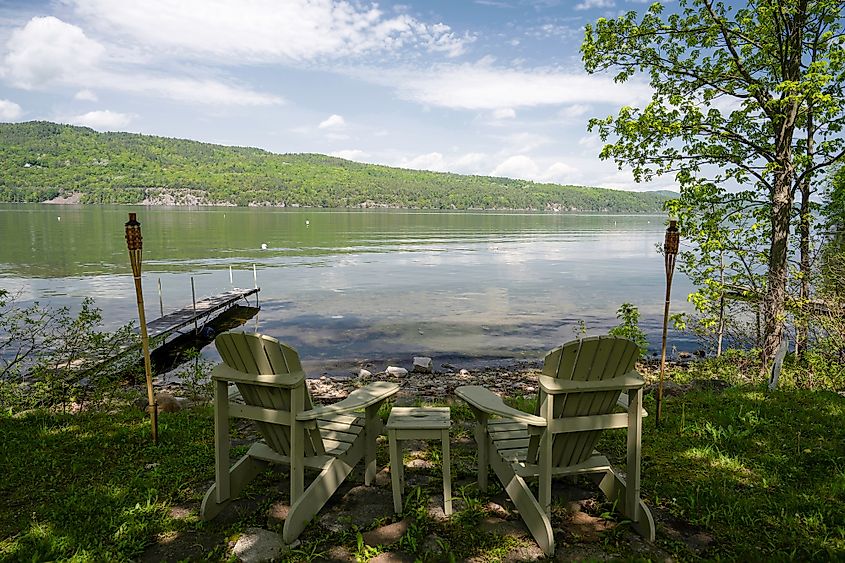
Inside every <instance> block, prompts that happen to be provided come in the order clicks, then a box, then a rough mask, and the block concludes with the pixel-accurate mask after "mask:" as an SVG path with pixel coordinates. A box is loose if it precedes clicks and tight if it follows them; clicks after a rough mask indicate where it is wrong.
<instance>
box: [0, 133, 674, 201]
mask: <svg viewBox="0 0 845 563" xmlns="http://www.w3.org/2000/svg"><path fill="white" fill-rule="evenodd" d="M0 163H2V177H0V201H4V202H40V201H47V200H50V199H54V198H56V197H59V196H62V197H68V196H72V195H74V194H76V195H75V196H74V197H75V198H78V199H79V201H80V202H82V203H138V202H142V201H146V202H148V203H177V204H178V203H200V204H235V205H250V204H252V205H279V206H281V205H286V206H292V205H293V206H310V207H359V206H364V207H367V206H373V207H375V206H389V207H412V208H432V209H449V208H456V209H469V208H480V209H540V210H542V209H559V210H563V211H611V212H657V211H660V210H661V206H662V204H663V202H664V201H665V200H666V199H667V198H669V197H672V194H671V192H646V193H633V192H624V191H617V190H609V189H600V188H587V187H579V186H560V185H556V184H538V183H534V182H527V181H524V180H511V179H507V178H493V177H489V176H462V175H459V174H446V173H438V172H426V171H419V170H404V169H400V168H391V167H388V166H379V165H373V164H361V163H357V162H351V161H348V160H343V159H340V158H334V157H330V156H324V155H320V154H274V153H270V152H267V151H264V150H260V149H254V148H244V147H228V146H221V145H212V144H208V143H199V142H196V141H187V140H182V139H169V138H164V137H153V136H147V135H139V134H135V133H98V132H96V131H94V130H92V129H88V128H85V127H75V126H71V125H59V124H55V123H49V122H43V121H33V122H28V123H14V124H12V123H3V124H0Z"/></svg>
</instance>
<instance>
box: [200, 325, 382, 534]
mask: <svg viewBox="0 0 845 563" xmlns="http://www.w3.org/2000/svg"><path fill="white" fill-rule="evenodd" d="M215 344H216V345H217V349H218V350H219V352H220V356H221V358H222V359H223V361H224V363H225V364H226V366H228V368H221V369H215V371H214V372H213V376H212V377H213V379H214V381H215V399H214V405H215V458H216V462H215V473H216V479H215V482H214V484H213V485H212V486H211V488H209V490H208V492H207V493H206V495H205V497H204V498H203V502H202V506H201V509H200V513H201V516H202V518H203V519H205V520H210V519H212V518H214V517H215V516H217V515H218V514H219V513H220V512H221V511H222V510H223V509H224V508H225V506H226V505H227V504H228V503H229V502H231V500H232V499H234V498H236V497H237V496H238V494H239V492H240V491H241V490H242V489H243V488H244V487H245V486H246V484H247V483H249V481H250V480H251V479H252V478H254V477H255V476H256V475H258V473H260V472H261V471H262V470H263V468H264V467H265V466H266V465H267V464H268V463H282V464H285V465H288V466H290V491H291V492H290V497H291V507H290V510H289V511H288V516H287V518H286V519H285V524H284V530H283V539H284V540H285V542H286V543H291V542H293V541H294V540H295V539H296V538H297V536H299V534H300V533H301V532H302V530H303V529H304V528H305V526H306V525H307V524H308V522H309V521H311V519H312V518H313V517H314V516H315V515H316V514H317V512H318V511H319V510H320V509H321V508H322V506H323V504H324V503H325V502H326V500H328V498H329V497H331V495H332V494H333V493H334V491H335V490H336V489H337V487H339V486H340V484H341V483H342V482H343V480H344V479H345V478H346V477H347V476H348V475H349V473H350V472H351V471H352V468H353V467H354V466H355V465H356V464H357V463H358V462H359V461H362V460H363V461H364V463H365V465H366V466H367V467H366V471H365V478H364V481H365V484H367V485H369V484H370V481H371V479H372V476H373V475H374V474H375V470H374V469H375V440H376V437H377V436H378V433H379V431H380V423H381V420H380V419H379V418H378V416H376V414H377V412H378V409H379V407H380V406H381V404H382V403H383V401H384V400H386V399H387V398H389V397H390V396H391V395H392V394H394V393H396V392H397V391H398V390H399V386H398V385H396V384H393V383H386V382H378V383H374V384H371V386H368V387H367V388H365V392H363V393H359V396H360V395H367V400H366V401H363V400H361V399H357V398H355V397H352V396H350V397H349V398H348V399H346V400H345V401H344V407H343V408H336V407H334V406H333V407H332V410H337V411H340V412H333V413H331V414H327V415H326V416H318V411H314V416H309V415H308V411H311V410H312V409H314V406H313V402H312V400H311V397H310V395H309V393H308V388H307V386H306V385H305V376H304V373H303V372H302V364H301V362H300V361H299V356H298V354H297V353H296V351H295V350H293V348H290V347H288V346H285V345H283V344H281V343H279V341H278V340H276V339H274V338H271V337H269V336H263V335H259V334H247V333H225V334H221V335H220V336H218V337H217V338H216V339H215ZM274 376H277V377H274ZM227 377H228V378H230V379H227ZM251 378H254V380H255V383H251ZM232 380H234V381H235V383H236V385H237V388H238V392H239V394H240V396H241V398H242V399H243V401H244V403H245V404H244V405H240V404H235V403H232V404H230V402H229V401H230V399H229V391H228V385H227V383H228V381H232ZM370 387H372V391H371V392H370V391H366V390H367V389H369V388H370ZM358 409H364V410H365V411H366V413H365V414H364V415H363V416H360V417H359V416H354V415H353V414H350V413H351V412H352V411H356V410H358ZM321 410H325V409H321ZM347 411H349V412H347ZM274 413H275V414H274ZM239 415H242V416H245V417H246V418H250V419H252V420H254V421H255V424H256V427H257V428H258V430H259V432H260V433H261V435H262V436H263V438H264V441H263V442H257V443H255V444H253V445H252V446H251V447H250V449H249V451H248V452H247V453H246V455H245V456H243V457H242V458H241V459H240V460H239V461H238V462H237V463H235V464H234V465H232V466H231V467H229V435H228V430H229V425H228V417H229V416H239ZM297 417H299V418H297ZM305 419H308V420H305ZM314 419H316V423H315V420H314ZM306 467H308V468H312V469H317V470H318V471H319V474H318V476H317V477H316V478H315V479H314V480H313V481H312V482H311V483H310V484H309V485H308V487H307V488H305V487H304V469H305V468H306ZM227 468H228V469H227Z"/></svg>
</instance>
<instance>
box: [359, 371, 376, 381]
mask: <svg viewBox="0 0 845 563" xmlns="http://www.w3.org/2000/svg"><path fill="white" fill-rule="evenodd" d="M371 375H373V374H372V373H371V372H369V371H368V370H365V369H363V368H362V369H361V371H359V372H358V377H360V378H361V379H366V378H368V377H370V376H371Z"/></svg>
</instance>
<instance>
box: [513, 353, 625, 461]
mask: <svg viewBox="0 0 845 563" xmlns="http://www.w3.org/2000/svg"><path fill="white" fill-rule="evenodd" d="M639 355H640V351H639V348H638V347H637V345H636V344H635V343H634V342H632V341H631V340H628V339H627V338H620V337H617V336H593V337H590V338H584V339H581V340H573V341H571V342H567V343H566V344H563V345H562V346H559V347H557V348H555V349H554V350H552V351H551V352H549V353H548V354H546V358H545V360H544V361H543V375H547V376H549V377H555V378H559V379H565V380H571V381H601V380H603V379H610V378H613V377H617V376H620V375H623V374H625V373H627V372H629V371H631V370H632V369H634V365H635V364H636V362H637V358H639ZM620 394H621V389H619V390H611V391H599V392H586V393H566V394H560V395H551V396H550V397H549V399H550V400H552V401H553V405H552V413H553V418H564V417H569V416H587V415H596V414H608V413H611V412H613V410H614V408H615V407H616V402H617V401H618V400H619V395H620ZM538 399H539V400H538V401H537V412H536V413H535V414H537V415H540V410H539V409H540V405H541V404H542V403H543V400H544V394H543V391H540V396H539V397H538ZM540 416H543V415H540ZM600 435H601V430H588V431H582V432H571V433H566V434H557V435H555V436H554V438H553V443H552V465H553V466H557V467H567V466H570V465H577V464H579V463H581V462H582V461H585V460H586V459H588V458H589V457H590V455H591V454H592V452H593V447H595V445H596V442H597V441H598V439H599V436H600ZM531 445H533V444H530V445H529V446H531ZM534 451H536V450H535V448H532V447H529V455H530V454H532V453H533V452H534Z"/></svg>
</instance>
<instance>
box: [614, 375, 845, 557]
mask: <svg viewBox="0 0 845 563" xmlns="http://www.w3.org/2000/svg"><path fill="white" fill-rule="evenodd" d="M653 407H654V402H653V401H650V400H648V401H647V402H646V408H648V409H649V410H650V411H653V410H654V409H653ZM654 425H655V420H654V417H648V418H647V419H645V425H644V429H643V495H644V496H645V498H646V499H648V500H647V502H648V503H649V504H650V505H652V506H657V507H658V508H662V509H666V510H668V512H669V513H670V514H671V515H672V516H675V517H677V518H679V519H681V520H683V521H686V522H689V523H690V524H693V525H697V526H700V527H703V528H704V529H706V530H707V531H708V532H709V533H710V534H712V535H713V536H714V537H715V542H714V543H713V548H712V550H711V552H708V555H709V556H712V557H717V556H718V557H723V558H728V559H734V560H742V561H749V560H761V559H762V560H795V559H798V560H831V559H843V558H845V398H843V397H841V396H839V395H837V394H836V393H832V392H828V391H811V390H795V389H792V390H783V391H775V392H768V391H766V390H765V388H763V387H760V386H741V387H732V388H729V389H727V390H725V391H724V392H722V393H713V392H710V391H693V392H689V393H687V394H685V395H683V396H680V397H673V398H670V399H669V400H668V401H667V403H666V405H665V406H664V423H663V425H662V427H661V429H660V430H659V431H656V430H655V426H654ZM617 432H618V431H617ZM598 448H599V449H600V450H602V451H604V452H606V453H613V454H614V457H616V458H618V459H620V460H621V459H624V443H623V442H622V440H621V437H614V436H606V437H605V438H604V439H603V442H602V443H600V445H599V446H598ZM659 535H660V531H659V526H658V536H659ZM667 547H669V548H671V546H667Z"/></svg>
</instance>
